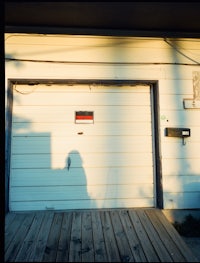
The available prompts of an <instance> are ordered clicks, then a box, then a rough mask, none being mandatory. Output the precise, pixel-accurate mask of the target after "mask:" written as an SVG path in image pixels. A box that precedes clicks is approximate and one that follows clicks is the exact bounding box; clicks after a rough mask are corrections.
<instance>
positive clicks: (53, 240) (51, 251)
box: [43, 213, 63, 262]
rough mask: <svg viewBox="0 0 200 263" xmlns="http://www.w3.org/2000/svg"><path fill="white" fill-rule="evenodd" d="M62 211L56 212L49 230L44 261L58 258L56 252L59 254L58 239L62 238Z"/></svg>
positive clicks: (52, 260)
mask: <svg viewBox="0 0 200 263" xmlns="http://www.w3.org/2000/svg"><path fill="white" fill-rule="evenodd" d="M62 218H63V214H62V213H55V214H54V218H53V222H52V225H51V229H50V232H49V236H48V240H47V244H46V248H45V252H44V255H43V261H46V262H55V260H56V254H57V248H58V241H59V238H60V229H61V224H62Z"/></svg>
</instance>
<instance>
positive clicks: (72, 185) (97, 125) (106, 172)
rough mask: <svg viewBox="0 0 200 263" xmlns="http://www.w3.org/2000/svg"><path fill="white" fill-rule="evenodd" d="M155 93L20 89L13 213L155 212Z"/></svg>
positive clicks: (122, 89)
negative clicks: (141, 209)
mask: <svg viewBox="0 0 200 263" xmlns="http://www.w3.org/2000/svg"><path fill="white" fill-rule="evenodd" d="M151 119H152V117H151V95H150V87H149V86H145V85H142V86H130V85H126V86H117V85H107V86H106V85H89V84H87V85H86V84H84V85H79V84H76V85H67V84H66V85H51V86H48V85H41V84H40V85H34V86H31V85H16V86H15V87H14V91H13V115H12V141H11V142H12V143H11V165H10V167H11V168H10V169H11V171H10V210H11V211H18V210H45V209H79V208H80V209H82V208H86V209H87V208H117V207H153V206H154V203H155V202H154V199H155V194H154V176H153V153H152V152H153V151H152V148H153V147H152V124H151V123H152V121H151Z"/></svg>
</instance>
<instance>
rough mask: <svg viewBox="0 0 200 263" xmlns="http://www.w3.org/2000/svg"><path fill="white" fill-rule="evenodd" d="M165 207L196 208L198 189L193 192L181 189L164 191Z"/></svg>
mask: <svg viewBox="0 0 200 263" xmlns="http://www.w3.org/2000/svg"><path fill="white" fill-rule="evenodd" d="M164 207H165V209H198V208H199V190H198V191H195V192H192V191H191V192H186V191H183V190H182V191H181V192H178V193H174V192H164Z"/></svg>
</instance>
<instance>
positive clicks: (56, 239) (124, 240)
mask: <svg viewBox="0 0 200 263" xmlns="http://www.w3.org/2000/svg"><path fill="white" fill-rule="evenodd" d="M4 260H5V262H199V261H198V259H197V258H196V257H195V256H194V254H193V253H192V251H191V250H190V248H189V247H188V246H187V245H186V243H185V241H184V240H183V239H182V237H181V236H180V235H179V234H178V232H177V231H176V229H175V228H174V227H173V226H172V225H171V223H170V222H169V221H168V220H167V218H166V217H165V216H164V214H163V213H162V211H161V210H159V209H149V208H148V209H142V208H138V209H136V208H135V209H99V210H67V211H38V212H34V211H33V212H11V213H9V214H7V215H6V217H5V251H4Z"/></svg>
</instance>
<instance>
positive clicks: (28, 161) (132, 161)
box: [11, 153, 152, 168]
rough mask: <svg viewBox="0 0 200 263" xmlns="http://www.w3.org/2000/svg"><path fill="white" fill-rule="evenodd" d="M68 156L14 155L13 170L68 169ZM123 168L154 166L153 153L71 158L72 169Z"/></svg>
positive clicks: (87, 155)
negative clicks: (52, 166)
mask: <svg viewBox="0 0 200 263" xmlns="http://www.w3.org/2000/svg"><path fill="white" fill-rule="evenodd" d="M66 158H67V154H66V155H62V154H57V155H56V154H51V155H50V154H22V155H13V156H12V162H11V168H50V167H51V165H52V162H54V165H56V166H59V167H62V168H64V167H66V163H65V162H66ZM82 165H83V167H88V166H90V167H107V166H109V167H121V166H143V165H148V166H151V165H152V154H151V153H123V158H122V154H121V153H85V154H84V156H82V157H81V158H80V156H79V154H74V155H73V156H72V157H71V167H82Z"/></svg>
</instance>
